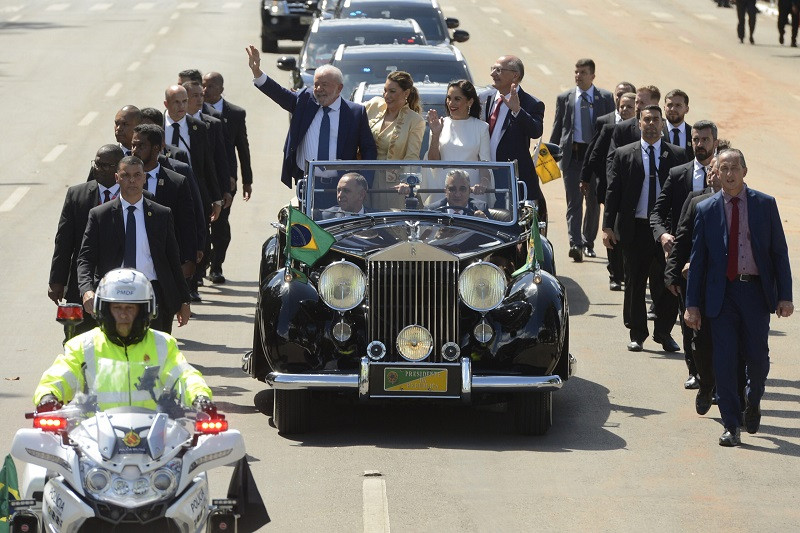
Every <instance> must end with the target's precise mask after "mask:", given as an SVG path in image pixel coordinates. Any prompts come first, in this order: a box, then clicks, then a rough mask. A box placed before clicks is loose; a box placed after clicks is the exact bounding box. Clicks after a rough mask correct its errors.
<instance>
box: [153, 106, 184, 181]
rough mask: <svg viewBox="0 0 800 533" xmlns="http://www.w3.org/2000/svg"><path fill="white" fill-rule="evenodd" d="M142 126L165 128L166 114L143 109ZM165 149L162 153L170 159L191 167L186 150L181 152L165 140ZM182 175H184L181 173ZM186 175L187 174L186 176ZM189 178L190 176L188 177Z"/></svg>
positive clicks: (154, 109)
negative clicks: (152, 125)
mask: <svg viewBox="0 0 800 533" xmlns="http://www.w3.org/2000/svg"><path fill="white" fill-rule="evenodd" d="M141 123H142V124H155V125H157V126H159V127H160V128H162V130H163V127H164V113H162V112H161V111H159V110H158V109H156V108H155V107H143V108H142V122H141ZM164 141H165V142H164V148H163V149H162V150H161V153H162V154H163V155H165V156H166V157H169V158H170V159H175V160H176V161H180V162H181V163H185V164H186V165H191V164H192V162H191V161H190V160H189V153H188V152H187V151H186V150H181V149H180V148H178V147H177V146H173V145H171V144H169V143H167V142H166V139H164ZM181 174H183V173H182V172H181ZM184 175H185V174H184ZM187 177H188V176H187Z"/></svg>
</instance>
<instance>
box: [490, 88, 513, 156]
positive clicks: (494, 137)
mask: <svg viewBox="0 0 800 533" xmlns="http://www.w3.org/2000/svg"><path fill="white" fill-rule="evenodd" d="M517 91H519V86H517ZM505 97H506V100H507V99H509V98H511V93H508V94H506V95H505ZM501 101H502V100H501V99H500V91H495V93H494V100H492V107H491V108H490V109H489V116H492V112H493V111H494V108H495V107H496V106H498V105H499V104H500V102H501ZM508 112H509V109H508V106H507V105H505V103H504V104H503V105H502V106H501V107H500V111H499V112H498V114H497V122H496V123H495V125H494V130H492V134H491V136H490V137H489V147H490V149H491V150H490V151H491V159H490V161H497V145H498V144H500V139H501V138H502V137H503V124H505V123H506V117H507V116H508ZM518 114H519V112H517V115H518ZM512 115H513V116H515V117H516V116H517V115H514V113H512Z"/></svg>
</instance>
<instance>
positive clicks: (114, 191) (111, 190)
mask: <svg viewBox="0 0 800 533" xmlns="http://www.w3.org/2000/svg"><path fill="white" fill-rule="evenodd" d="M97 190H99V191H100V203H101V204H103V203H105V200H106V191H108V196H109V198H108V199H109V200H113V199H114V198H116V197H117V195H118V194H119V183H115V184H114V185H112V186H111V187H104V186H103V185H101V184H100V183H99V182H98V183H97Z"/></svg>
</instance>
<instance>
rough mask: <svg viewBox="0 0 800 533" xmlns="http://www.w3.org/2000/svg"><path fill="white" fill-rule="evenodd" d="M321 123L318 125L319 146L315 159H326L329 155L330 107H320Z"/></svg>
mask: <svg viewBox="0 0 800 533" xmlns="http://www.w3.org/2000/svg"><path fill="white" fill-rule="evenodd" d="M322 111H323V115H322V125H320V127H319V146H318V147H317V161H327V160H328V159H329V157H330V154H329V152H330V150H328V145H329V144H330V142H331V117H330V116H329V115H328V113H330V111H331V108H330V107H323V108H322Z"/></svg>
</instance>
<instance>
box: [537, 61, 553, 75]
mask: <svg viewBox="0 0 800 533" xmlns="http://www.w3.org/2000/svg"><path fill="white" fill-rule="evenodd" d="M536 66H537V67H539V70H541V71H542V74H544V75H545V76H552V75H553V71H551V70H550V69H549V68H547V65H542V64H541V63H539V64H538V65H536Z"/></svg>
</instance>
